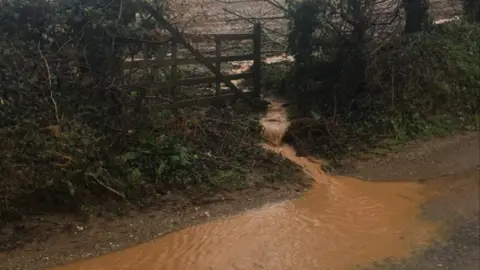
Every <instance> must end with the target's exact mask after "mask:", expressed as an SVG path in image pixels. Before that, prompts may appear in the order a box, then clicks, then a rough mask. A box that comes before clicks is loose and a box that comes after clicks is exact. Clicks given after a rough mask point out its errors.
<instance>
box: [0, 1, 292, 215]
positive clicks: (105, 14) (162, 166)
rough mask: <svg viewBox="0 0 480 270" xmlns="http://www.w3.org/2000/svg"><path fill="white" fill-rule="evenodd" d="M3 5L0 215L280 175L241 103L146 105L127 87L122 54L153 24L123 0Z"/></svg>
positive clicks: (136, 199) (132, 50) (135, 47)
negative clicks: (165, 107)
mask: <svg viewBox="0 0 480 270" xmlns="http://www.w3.org/2000/svg"><path fill="white" fill-rule="evenodd" d="M0 5H1V9H0V157H1V160H0V215H1V214H2V213H6V212H10V213H12V212H18V213H20V214H23V213H26V211H27V212H30V211H39V210H42V211H59V210H70V209H72V208H75V209H78V207H80V206H82V205H85V204H90V205H91V204H96V203H98V204H103V203H105V202H106V201H109V200H110V199H115V200H117V199H120V201H125V200H126V201H130V202H132V203H134V204H142V203H147V202H148V201H149V200H151V199H155V198H157V196H159V195H162V194H165V193H167V192H170V191H172V190H174V189H177V190H189V188H191V187H197V189H195V192H197V193H200V192H203V191H205V192H206V191H212V190H215V189H216V188H235V187H236V188H238V187H244V186H245V185H252V184H259V183H261V182H263V181H265V180H268V179H272V178H271V177H272V176H274V175H275V173H272V172H271V171H276V172H280V173H282V172H283V173H284V175H287V174H288V173H286V172H288V171H289V170H290V168H287V167H285V166H282V167H280V166H277V165H279V164H280V161H279V159H277V158H275V157H274V156H273V155H270V154H267V153H264V152H263V151H262V150H260V149H259V147H258V146H257V142H258V140H259V134H260V129H259V126H258V123H257V121H255V119H254V118H253V117H252V116H251V115H249V114H248V113H246V112H245V111H246V110H243V109H242V105H241V104H236V105H234V106H232V107H229V108H224V109H215V108H209V109H201V110H200V109H189V110H180V111H177V112H176V113H175V114H173V113H169V112H166V111H159V112H155V111H154V112H150V111H148V110H146V109H145V106H143V101H142V99H141V98H139V97H141V92H142V90H140V89H131V88H124V84H123V82H124V79H125V78H124V77H123V74H122V73H121V72H120V70H119V65H118V61H119V60H120V59H121V58H125V57H127V56H131V55H133V54H136V53H138V52H139V51H140V50H141V47H140V44H141V42H140V41H148V39H149V38H151V36H150V35H149V31H150V30H151V29H153V28H157V29H158V27H159V26H158V25H155V24H154V23H153V22H152V21H151V20H150V19H149V18H147V16H143V15H142V12H140V11H139V10H137V9H136V8H135V6H134V5H132V3H131V2H129V1H96V0H95V1H77V0H69V1H58V2H55V1H37V0H34V1H30V0H24V1H8V0H7V1H2V2H1V4H0ZM144 17H145V19H139V18H144ZM252 157H255V158H256V159H258V160H257V161H256V162H254V163H252V162H249V161H248V160H250V159H251V158H252ZM265 168H270V169H269V170H266V169H265ZM272 168H277V169H272ZM253 173H256V175H257V177H256V178H252V177H250V176H251V174H253ZM199 186H201V187H202V188H198V187H199ZM202 190H203V191H202Z"/></svg>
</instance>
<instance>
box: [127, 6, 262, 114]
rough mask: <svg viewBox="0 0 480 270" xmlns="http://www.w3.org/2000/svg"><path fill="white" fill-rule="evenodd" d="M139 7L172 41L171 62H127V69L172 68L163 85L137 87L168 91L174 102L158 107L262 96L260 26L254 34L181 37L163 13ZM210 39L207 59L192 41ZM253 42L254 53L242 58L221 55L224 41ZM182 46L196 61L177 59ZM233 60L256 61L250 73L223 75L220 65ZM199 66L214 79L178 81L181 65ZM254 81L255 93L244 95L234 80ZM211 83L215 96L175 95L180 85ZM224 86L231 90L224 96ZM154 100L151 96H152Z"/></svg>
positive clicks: (145, 95) (254, 30)
mask: <svg viewBox="0 0 480 270" xmlns="http://www.w3.org/2000/svg"><path fill="white" fill-rule="evenodd" d="M140 5H141V6H142V7H143V8H144V9H145V10H146V11H147V12H149V13H150V14H151V15H152V17H153V18H155V19H156V20H157V21H158V22H159V23H160V24H161V25H162V26H163V27H165V29H166V30H167V31H168V32H169V34H170V35H169V37H165V39H169V41H170V52H171V54H170V57H169V59H162V60H155V59H148V60H133V61H130V62H125V63H124V68H125V69H133V68H146V67H156V68H159V67H168V66H169V67H170V71H169V73H170V76H169V80H168V81H164V82H160V83H144V84H143V85H136V87H139V86H141V87H143V88H150V89H155V88H157V89H158V88H159V87H162V88H165V87H167V88H169V90H170V96H171V100H169V101H168V102H167V103H162V104H160V105H159V106H160V107H162V108H180V107H188V106H196V105H208V104H211V103H214V102H218V101H224V100H228V99H237V98H241V97H245V98H250V97H252V96H253V97H260V95H261V26H260V24H258V23H257V24H255V25H254V29H253V32H252V33H236V34H201V35H198V34H195V35H194V34H182V33H180V32H179V30H177V29H176V28H175V27H174V26H173V25H172V24H170V23H169V22H168V21H167V20H166V19H165V18H164V17H163V16H162V15H161V14H160V13H158V12H157V11H156V10H155V9H154V8H153V7H152V6H151V5H150V4H149V3H146V2H141V3H140ZM195 39H197V40H198V39H200V40H201V39H207V40H212V41H214V43H215V56H214V57H205V56H204V55H202V54H201V53H200V52H199V51H198V50H197V49H195V48H194V46H193V45H192V43H191V42H190V41H191V40H195ZM242 40H253V48H252V52H251V53H248V54H243V55H230V56H222V54H221V47H222V43H223V42H225V41H242ZM179 45H180V46H183V47H184V48H185V49H187V50H188V51H189V52H190V53H191V54H192V55H193V58H181V57H179V56H178V54H177V51H178V46H179ZM233 61H253V65H252V67H251V69H250V71H249V72H244V73H240V74H228V75H226V74H222V71H221V68H220V67H221V63H225V62H233ZM192 64H200V65H203V66H204V67H206V68H207V69H208V70H209V71H210V72H212V73H213V74H214V76H212V77H200V78H187V79H180V80H179V79H177V77H178V76H177V73H178V67H179V66H182V65H192ZM249 78H251V79H252V81H253V91H252V92H244V91H242V90H241V89H239V88H238V87H237V86H236V85H235V84H234V83H233V82H232V80H239V79H249ZM205 83H212V84H215V94H214V95H213V96H206V97H199V98H194V99H183V100H182V99H179V98H178V97H177V95H176V92H177V89H178V88H179V87H181V86H193V85H198V84H205ZM222 84H224V85H226V86H227V87H228V89H229V90H230V91H229V93H226V94H222V93H221V91H220V89H221V85H222ZM150 97H151V96H150ZM139 98H140V99H145V98H149V96H148V95H147V94H146V93H144V94H142V95H140V96H139Z"/></svg>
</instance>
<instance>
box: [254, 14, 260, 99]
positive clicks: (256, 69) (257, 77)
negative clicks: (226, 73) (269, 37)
mask: <svg viewBox="0 0 480 270" xmlns="http://www.w3.org/2000/svg"><path fill="white" fill-rule="evenodd" d="M252 73H253V95H254V96H255V97H260V96H261V91H262V26H261V24H260V23H259V22H257V23H255V25H254V26H253V68H252Z"/></svg>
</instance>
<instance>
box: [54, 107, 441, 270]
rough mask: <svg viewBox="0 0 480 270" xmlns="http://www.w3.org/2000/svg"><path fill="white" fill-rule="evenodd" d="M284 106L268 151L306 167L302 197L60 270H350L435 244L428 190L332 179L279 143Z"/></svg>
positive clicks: (271, 126) (275, 110)
mask: <svg viewBox="0 0 480 270" xmlns="http://www.w3.org/2000/svg"><path fill="white" fill-rule="evenodd" d="M288 124H289V123H288V120H287V117H286V112H285V109H284V108H283V107H282V105H281V102H278V101H273V102H272V105H271V106H270V109H269V111H268V113H267V115H266V116H265V117H264V118H263V119H262V125H263V126H264V136H265V137H266V138H267V139H268V140H269V141H270V142H271V144H268V145H263V146H264V147H265V148H267V149H269V150H271V151H274V152H276V153H278V154H280V155H282V156H284V157H285V158H288V159H290V160H291V161H293V162H295V163H296V164H298V165H300V166H302V167H303V169H304V171H305V173H306V174H308V175H309V176H311V177H312V179H313V180H314V181H315V184H314V186H313V187H312V189H311V190H310V191H308V192H307V194H305V195H304V196H303V197H302V198H300V199H297V200H293V201H287V202H283V203H278V204H274V205H269V206H265V207H263V208H260V209H257V210H252V211H248V212H245V213H243V214H240V215H237V216H233V217H229V218H225V219H220V220H217V221H214V222H210V223H206V224H202V225H198V226H194V227H190V228H186V229H184V230H181V231H177V232H174V233H171V234H168V235H166V236H164V237H161V238H159V239H156V240H154V241H152V242H149V243H145V244H142V245H139V246H136V247H133V248H130V249H126V250H122V251H118V252H114V253H111V254H108V255H106V256H103V257H99V258H94V259H91V260H85V261H78V262H74V263H72V264H70V265H66V266H62V267H59V268H57V269H58V270H73V269H75V270H82V269H85V270H87V269H88V270H90V269H98V270H101V269H105V270H106V269H112V270H113V269H115V270H121V269H129V270H135V269H138V270H146V269H158V270H160V269H161V270H163V269H172V270H177V269H179V270H183V269H192V270H203V269H205V270H207V269H208V270H210V269H215V270H216V269H218V270H230V269H232V270H233V269H245V270H247V269H248V270H250V269H272V270H283V269H285V270H286V269H292V270H302V269H350V268H354V267H356V265H361V264H366V263H370V262H372V261H374V260H377V259H382V258H385V257H403V256H406V255H408V254H409V253H410V252H411V251H412V248H414V247H416V246H418V245H421V244H426V243H427V242H429V241H430V239H432V237H433V236H434V233H435V231H436V228H437V226H436V225H435V224H433V223H431V222H428V221H426V220H424V219H422V218H421V217H420V214H421V213H420V205H421V204H422V203H424V202H425V200H426V195H425V190H424V187H423V186H422V185H420V184H417V183H413V182H404V183H399V182H395V183H393V182H391V183H388V182H382V183H373V182H364V181H360V180H357V179H352V178H347V177H340V176H331V175H328V174H326V173H325V172H323V171H322V170H321V161H319V160H315V159H313V158H307V157H299V156H297V155H296V154H295V151H294V150H293V149H292V148H291V147H289V146H286V145H281V139H282V136H283V134H284V133H285V131H286V129H287V128H288Z"/></svg>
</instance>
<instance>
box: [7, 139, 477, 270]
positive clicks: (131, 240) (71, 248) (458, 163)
mask: <svg viewBox="0 0 480 270" xmlns="http://www.w3.org/2000/svg"><path fill="white" fill-rule="evenodd" d="M478 149H479V143H478V134H477V133H467V134H459V135H455V136H451V137H445V138H436V139H432V140H429V141H421V140H419V141H416V142H412V143H410V144H408V145H407V146H406V147H405V148H404V149H403V150H401V151H400V152H397V153H391V154H388V155H387V156H383V157H370V159H368V160H363V161H361V160H360V161H356V162H352V163H351V164H350V165H349V166H348V167H346V168H345V169H344V170H343V172H342V173H341V174H343V175H350V176H355V177H360V178H363V179H365V180H369V181H376V180H382V181H384V180H387V181H408V180H416V181H422V182H430V183H429V184H428V185H429V186H431V187H432V188H433V189H432V190H435V192H440V193H441V194H443V195H442V196H439V197H438V199H435V200H431V201H429V202H428V203H426V204H425V205H423V213H424V217H425V218H427V219H431V220H436V221H441V222H442V224H444V226H443V229H442V231H443V234H442V235H443V238H442V239H438V240H439V241H438V243H437V244H434V245H431V246H428V247H427V248H425V249H421V250H419V251H418V252H416V253H414V254H412V256H411V257H410V258H405V259H404V260H399V261H393V262H390V263H384V262H379V263H377V264H376V265H375V266H368V265H361V266H359V267H360V269H458V270H470V269H472V270H473V269H478V264H479V254H480V250H479V242H478V241H479V228H480V227H479V226H480V225H479V218H478V214H479V187H478V185H479V181H478V169H479V168H478V164H479V150H478ZM301 179H302V178H301V177H299V179H295V180H299V181H298V182H297V183H288V184H286V185H284V186H278V187H271V188H265V189H262V190H260V191H258V190H257V191H252V190H247V191H245V192H244V193H243V194H241V193H238V194H236V195H230V196H223V198H222V196H219V198H218V200H217V201H216V202H215V201H213V202H211V203H209V204H205V205H191V204H188V203H186V202H185V203H184V204H181V203H180V204H179V203H178V201H177V203H176V204H175V205H170V206H171V208H170V209H168V210H166V209H160V210H158V211H151V212H146V213H132V214H131V216H126V217H124V218H120V219H115V220H112V219H110V220H109V219H108V218H102V217H96V218H93V219H91V220H90V221H87V222H82V221H79V220H77V221H75V220H72V219H71V218H70V219H69V218H68V217H64V222H61V220H58V218H57V219H50V220H49V219H48V218H46V219H44V220H43V221H42V222H43V223H40V224H43V225H44V226H45V223H48V222H56V223H53V225H54V226H50V227H49V228H50V229H52V228H54V229H56V231H53V232H52V231H43V232H42V230H36V231H35V233H36V234H37V238H34V239H33V240H32V241H31V242H30V243H26V244H25V245H24V246H23V247H22V248H19V249H15V250H13V251H10V252H6V253H0V269H42V268H44V267H48V266H54V265H59V264H63V263H65V262H67V261H70V260H73V259H79V258H90V257H93V256H98V255H101V254H105V253H108V252H111V251H114V250H118V249H121V248H124V247H129V246H132V245H136V244H138V243H141V242H145V241H148V240H150V239H152V238H154V237H157V236H161V235H163V234H165V233H168V232H170V231H172V230H177V229H180V228H184V227H186V226H191V225H194V224H198V223H202V222H206V221H209V220H212V219H216V218H219V217H222V216H229V215H232V214H235V213H238V212H240V211H243V210H246V209H249V208H254V207H259V206H261V205H264V204H268V203H272V202H275V201H279V200H285V199H291V198H294V197H297V196H299V195H301V193H303V191H304V190H305V189H306V188H307V187H308V183H306V182H305V181H302V180H301ZM10 229H11V230H13V231H15V230H19V228H15V227H10ZM40 229H41V228H40ZM20 230H21V228H20ZM42 234H44V235H43V236H42Z"/></svg>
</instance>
